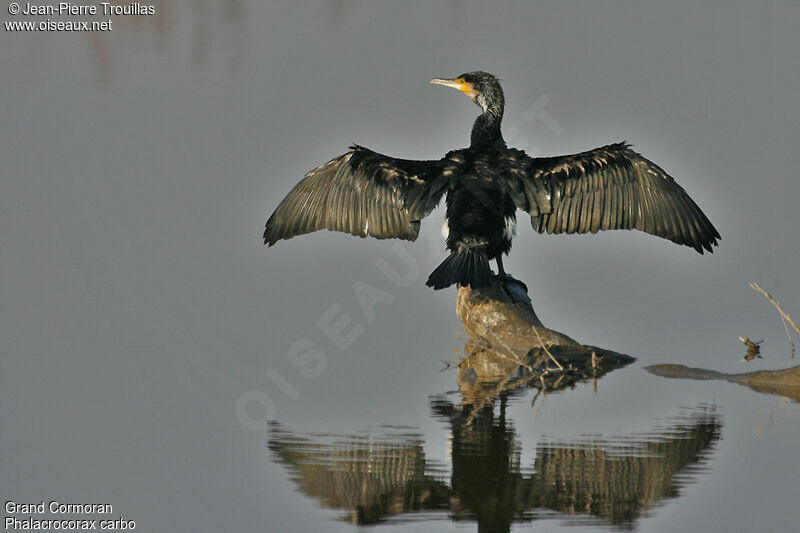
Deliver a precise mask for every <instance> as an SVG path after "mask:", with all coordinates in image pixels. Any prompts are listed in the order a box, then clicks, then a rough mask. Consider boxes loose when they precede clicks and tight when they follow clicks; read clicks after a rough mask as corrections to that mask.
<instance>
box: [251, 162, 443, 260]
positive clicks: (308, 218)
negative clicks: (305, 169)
mask: <svg viewBox="0 0 800 533" xmlns="http://www.w3.org/2000/svg"><path fill="white" fill-rule="evenodd" d="M439 172H440V162H439V161H412V160H407V159H395V158H391V157H388V156H385V155H381V154H378V153H376V152H373V151H372V150H369V149H367V148H363V147H361V146H353V147H351V148H350V150H349V151H348V152H347V153H345V154H343V155H341V156H339V157H335V158H334V159H331V160H330V161H328V162H327V163H325V164H324V165H322V166H319V167H317V168H315V169H314V170H312V171H310V172H309V173H308V174H306V176H305V177H304V178H303V179H302V180H301V181H300V183H298V184H297V185H296V186H295V187H294V188H293V189H292V190H291V192H289V194H288V195H287V196H286V198H284V199H283V200H282V201H281V203H280V204H279V205H278V207H277V209H276V210H275V212H274V213H273V214H272V216H270V218H269V220H268V221H267V225H266V228H265V230H264V243H265V244H269V245H270V246H272V245H273V244H275V243H276V242H277V241H279V240H281V239H290V238H292V237H294V236H296V235H302V234H305V233H310V232H312V231H317V230H321V229H329V230H331V231H341V232H345V233H350V234H352V235H358V236H360V237H366V236H368V235H369V236H372V237H375V238H377V239H390V238H398V239H405V240H410V241H413V240H415V239H416V238H417V235H419V220H420V219H421V218H423V217H424V216H426V215H427V214H428V213H429V212H430V210H432V208H433V207H435V204H436V203H437V202H438V200H439V197H436V198H431V197H426V195H427V196H431V195H433V196H435V195H436V194H437V193H438V195H439V196H441V193H442V192H443V190H435V191H432V192H431V191H429V190H428V188H426V187H425V185H426V184H427V183H428V182H429V181H430V180H432V179H433V178H435V177H436V176H437V175H438V173H439ZM423 189H424V190H425V192H424V193H420V190H423ZM421 195H422V196H423V197H422V198H421V199H420V200H419V202H420V204H421V207H417V208H416V209H415V210H414V212H413V213H412V212H411V211H410V209H409V204H410V200H411V198H416V197H419V196H421Z"/></svg>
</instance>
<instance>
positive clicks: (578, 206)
mask: <svg viewBox="0 0 800 533" xmlns="http://www.w3.org/2000/svg"><path fill="white" fill-rule="evenodd" d="M507 179H508V178H507ZM522 179H523V184H522V186H519V185H516V184H515V185H514V187H515V190H519V191H523V192H524V193H525V197H526V198H525V201H524V202H523V201H517V200H515V201H514V202H515V205H517V207H519V208H520V209H525V210H526V211H528V212H529V213H530V214H531V224H532V225H533V227H534V229H536V231H538V232H540V233H544V232H545V231H546V232H548V233H575V232H577V233H589V232H592V233H596V232H597V231H599V230H610V229H638V230H641V231H645V232H647V233H650V234H652V235H656V236H658V237H662V238H665V239H669V240H671V241H672V242H675V243H677V244H682V245H686V246H690V247H692V248H694V249H695V250H697V251H698V252H700V253H703V250H708V251H712V246H715V245H717V244H718V241H719V239H720V235H719V232H718V231H717V230H716V228H715V227H714V226H713V225H712V224H711V222H710V221H709V220H708V217H706V215H705V214H704V213H703V212H702V211H701V210H700V208H699V207H698V206H697V204H696V203H695V202H694V201H693V200H692V199H691V198H690V197H689V195H688V194H686V191H684V190H683V188H682V187H681V186H680V185H678V184H677V183H676V182H675V180H674V179H673V178H672V177H671V176H669V174H667V173H666V172H665V171H664V170H663V169H662V168H661V167H659V166H658V165H656V164H655V163H652V162H651V161H649V160H647V159H645V158H644V157H642V156H641V155H640V154H638V153H637V152H635V151H633V150H632V149H631V148H630V146H629V145H628V144H627V143H619V144H612V145H609V146H604V147H602V148H597V149H595V150H591V151H588V152H583V153H580V154H574V155H568V156H563V157H546V158H528V165H527V174H526V176H525V177H524V178H522ZM542 191H544V194H542ZM534 194H536V195H538V202H537V201H536V200H537V198H534ZM542 196H544V197H545V198H547V202H546V203H545V202H543V201H542V200H541V198H542ZM543 204H544V205H543Z"/></svg>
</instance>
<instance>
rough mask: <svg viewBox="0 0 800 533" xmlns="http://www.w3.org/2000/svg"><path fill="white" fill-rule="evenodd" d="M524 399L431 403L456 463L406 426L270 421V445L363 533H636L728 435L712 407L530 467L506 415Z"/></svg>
mask: <svg viewBox="0 0 800 533" xmlns="http://www.w3.org/2000/svg"><path fill="white" fill-rule="evenodd" d="M515 394H517V393H516V392H514V391H505V392H502V393H501V394H500V395H499V397H498V398H497V405H493V404H486V403H485V402H484V403H482V404H480V405H478V404H474V403H470V402H465V401H461V400H462V398H460V397H458V396H456V397H455V398H453V397H452V396H451V395H440V396H434V397H432V399H431V402H430V406H431V410H432V412H433V415H434V417H436V418H437V419H439V420H442V421H444V422H445V423H447V424H448V426H449V428H450V442H451V447H450V450H451V455H450V458H449V459H450V464H443V463H442V462H439V461H434V460H430V459H428V458H427V457H426V455H425V451H424V441H423V438H422V435H421V434H419V433H418V432H415V431H413V430H411V429H409V428H396V427H384V428H378V429H376V430H374V431H370V432H365V433H359V434H354V435H330V434H298V433H295V432H293V431H292V430H291V429H289V428H287V427H285V426H283V425H281V424H278V423H273V424H272V425H271V428H270V439H269V448H270V450H271V451H272V453H273V456H274V458H275V460H277V461H278V462H279V463H281V464H283V465H284V466H285V467H286V468H287V470H288V471H289V472H290V475H291V478H292V480H293V481H294V482H295V483H296V485H297V487H298V489H299V490H300V491H301V492H303V493H305V494H306V495H308V496H310V497H312V498H313V499H314V500H315V501H316V502H317V504H318V505H319V506H321V507H324V508H329V509H336V510H340V511H343V512H344V514H343V515H342V518H343V519H345V520H348V521H351V522H352V523H354V524H357V525H368V524H374V523H378V522H383V521H387V520H393V521H398V520H442V519H446V518H449V519H450V520H454V521H474V522H476V523H477V524H478V531H487V532H488V531H492V532H495V531H497V532H499V531H509V530H510V529H511V525H512V523H515V522H531V521H534V520H541V519H546V518H561V519H563V518H569V519H570V520H569V521H568V522H570V523H576V524H581V523H584V522H586V521H587V520H588V521H595V522H596V521H599V522H601V523H605V524H606V525H609V526H611V527H614V528H620V529H635V528H636V526H637V519H638V518H640V517H642V516H646V515H647V513H648V511H649V510H650V509H653V508H654V507H657V506H659V505H662V504H663V503H665V501H666V500H668V499H671V498H675V497H677V496H678V495H679V494H680V491H681V489H682V487H685V486H686V485H688V484H691V483H693V482H695V480H696V478H697V476H698V475H699V474H701V473H702V472H703V471H704V470H705V468H706V467H705V466H704V465H705V463H706V462H707V460H708V458H709V456H710V454H711V453H712V451H713V449H714V447H715V444H716V442H717V441H718V440H719V438H720V433H721V428H722V423H721V420H720V418H719V415H718V414H717V413H716V411H715V408H714V407H713V406H712V407H708V406H699V407H697V408H695V409H693V410H691V411H689V412H687V413H685V414H684V415H683V416H681V417H679V418H675V419H671V420H667V421H661V422H660V424H659V425H658V426H657V427H655V428H653V429H652V430H650V431H648V432H646V433H640V434H631V435H612V436H597V437H580V438H579V439H576V440H571V441H569V442H560V441H551V442H544V443H541V442H540V443H539V444H537V445H536V452H535V459H534V461H533V464H532V465H524V464H522V461H521V450H522V446H523V444H522V443H521V442H520V440H519V437H518V436H517V433H516V430H515V428H514V424H513V421H511V420H510V419H509V418H508V416H507V413H506V408H507V406H508V402H509V400H511V399H512V397H513V396H514V395H515Z"/></svg>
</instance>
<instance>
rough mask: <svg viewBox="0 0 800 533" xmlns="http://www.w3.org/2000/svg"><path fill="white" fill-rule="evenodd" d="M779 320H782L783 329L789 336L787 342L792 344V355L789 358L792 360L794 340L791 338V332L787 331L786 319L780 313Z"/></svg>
mask: <svg viewBox="0 0 800 533" xmlns="http://www.w3.org/2000/svg"><path fill="white" fill-rule="evenodd" d="M781 322H783V329H785V330H786V335H787V336H788V337H789V344H791V345H792V356H791V357H790V358H789V359H790V360H792V361H794V340H792V334H791V333H789V326H787V325H786V319H785V318H783V315H781Z"/></svg>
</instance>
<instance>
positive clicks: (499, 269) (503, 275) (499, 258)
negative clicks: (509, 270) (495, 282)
mask: <svg viewBox="0 0 800 533" xmlns="http://www.w3.org/2000/svg"><path fill="white" fill-rule="evenodd" d="M495 261H497V277H498V278H506V277H508V276H506V271H505V270H504V269H503V257H502V254H501V255H498V256H497V257H495Z"/></svg>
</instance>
